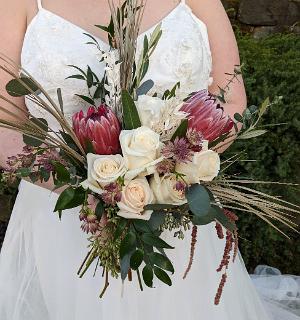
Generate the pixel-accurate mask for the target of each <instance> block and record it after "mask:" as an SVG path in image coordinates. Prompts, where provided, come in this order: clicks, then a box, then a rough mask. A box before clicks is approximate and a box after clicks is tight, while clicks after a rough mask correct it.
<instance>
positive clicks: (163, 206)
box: [144, 203, 178, 211]
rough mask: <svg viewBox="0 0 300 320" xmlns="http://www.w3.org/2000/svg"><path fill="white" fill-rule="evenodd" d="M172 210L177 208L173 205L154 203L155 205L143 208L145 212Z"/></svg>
mask: <svg viewBox="0 0 300 320" xmlns="http://www.w3.org/2000/svg"><path fill="white" fill-rule="evenodd" d="M173 208H178V206H176V205H173V204H163V203H161V204H160V203H156V204H148V205H146V206H145V207H144V209H145V210H153V211H158V210H166V209H173Z"/></svg>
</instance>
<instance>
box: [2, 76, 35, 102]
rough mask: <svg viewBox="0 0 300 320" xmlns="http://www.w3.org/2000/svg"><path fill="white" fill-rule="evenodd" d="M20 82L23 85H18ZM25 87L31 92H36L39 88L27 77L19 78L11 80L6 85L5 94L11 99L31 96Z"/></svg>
mask: <svg viewBox="0 0 300 320" xmlns="http://www.w3.org/2000/svg"><path fill="white" fill-rule="evenodd" d="M20 81H22V82H23V83H20ZM25 86H28V87H29V88H30V89H31V90H32V91H33V92H37V91H38V90H39V87H38V86H37V85H36V84H35V83H34V81H33V80H32V79H30V78H28V77H20V78H19V79H13V80H11V81H9V82H8V83H7V85H6V91H7V93H8V94H9V95H10V96H12V97H23V96H26V95H28V94H31V92H30V90H29V89H27V88H26V87H25Z"/></svg>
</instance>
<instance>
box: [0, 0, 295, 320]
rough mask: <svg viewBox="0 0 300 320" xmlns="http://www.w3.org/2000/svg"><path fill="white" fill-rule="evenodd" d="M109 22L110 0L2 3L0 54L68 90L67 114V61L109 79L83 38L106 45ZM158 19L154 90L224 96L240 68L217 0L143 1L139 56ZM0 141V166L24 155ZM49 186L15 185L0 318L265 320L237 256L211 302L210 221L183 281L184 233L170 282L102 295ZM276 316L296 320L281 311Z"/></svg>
mask: <svg viewBox="0 0 300 320" xmlns="http://www.w3.org/2000/svg"><path fill="white" fill-rule="evenodd" d="M109 18H110V11H109V6H108V3H107V0H88V1H82V0H72V1H71V0H52V1H50V0H43V1H41V0H23V1H18V0H9V1H7V0H0V30H1V33H0V52H3V53H5V54H6V55H8V56H9V57H10V58H12V59H13V60H15V61H17V62H19V63H20V64H22V66H23V67H24V68H25V69H26V70H27V71H28V72H29V73H31V74H32V75H33V76H34V77H35V78H36V79H37V80H38V81H39V82H40V83H41V84H42V86H43V87H44V88H45V89H46V90H47V91H48V92H49V94H50V95H51V96H52V97H53V99H55V93H56V89H57V88H62V91H63V96H64V102H65V113H66V117H70V116H71V115H72V114H73V113H75V112H76V111H78V110H80V109H82V108H85V107H87V106H85V105H83V104H82V102H81V101H79V100H78V99H76V97H75V96H74V94H75V93H81V92H82V94H85V87H84V86H82V87H81V83H80V82H76V81H74V80H65V79H66V78H67V77H68V76H69V75H71V74H72V69H70V68H69V67H68V65H77V66H79V67H82V68H85V67H86V65H87V64H88V65H90V66H91V68H92V69H93V70H94V71H96V72H98V73H99V74H100V75H101V74H103V72H104V70H103V65H102V64H99V62H98V61H97V56H96V53H97V52H96V51H94V49H93V48H91V46H87V45H85V42H86V36H84V35H83V33H84V32H88V33H90V34H93V35H94V36H95V37H96V38H97V39H98V41H99V43H100V44H101V46H102V48H103V49H104V50H105V49H108V44H107V42H106V39H105V34H104V33H101V31H100V29H97V28H95V27H94V25H95V24H106V23H107V22H108V21H109ZM159 22H161V23H162V30H163V36H162V39H161V41H160V43H159V46H158V48H157V50H156V51H155V53H154V55H153V56H152V59H151V63H150V68H149V77H150V78H151V79H152V80H154V82H155V83H156V84H157V85H158V86H157V88H156V89H157V91H158V92H164V91H165V90H166V89H168V88H170V87H172V86H173V85H174V84H175V83H177V82H178V81H180V82H181V90H182V91H183V92H186V93H190V92H193V91H197V90H201V89H207V88H208V89H209V90H210V92H212V93H217V92H218V86H221V87H222V86H223V85H224V84H225V83H226V76H225V73H226V72H231V71H232V70H233V68H234V66H235V65H238V64H239V63H240V61H239V54H238V49H237V45H236V41H235V38H234V34H233V31H232V29H231V26H230V23H229V21H228V19H227V16H226V13H225V11H224V9H223V7H222V5H221V2H220V0H190V1H176V0H164V1H161V0H148V2H147V5H146V10H145V17H144V20H143V23H142V30H141V32H142V34H141V36H140V37H139V38H138V50H140V49H141V39H142V38H143V37H142V35H145V34H150V33H151V31H153V28H154V27H155V26H156V25H157V24H158V23H159ZM9 80H10V79H9V78H7V77H6V76H5V75H4V74H2V73H0V92H1V93H3V94H5V93H4V87H5V84H6V83H7V82H8V81H9ZM239 80H240V81H236V82H235V83H233V85H232V86H231V90H230V95H229V96H228V99H227V100H228V102H227V104H226V105H225V106H224V107H225V110H226V111H227V112H228V114H230V115H231V116H232V115H234V113H236V112H242V111H243V109H244V107H245V105H246V96H245V90H244V86H243V81H242V79H239ZM16 100H17V101H16V102H17V103H19V104H23V106H24V109H25V110H26V109H27V110H29V111H30V113H32V114H34V115H36V116H38V115H40V116H44V115H43V114H42V113H41V111H40V110H38V109H37V108H36V107H35V106H34V105H33V104H32V103H31V102H30V101H27V100H26V101H23V100H21V99H19V100H18V99H16ZM20 115H23V113H20ZM0 117H4V114H0ZM49 121H50V119H49ZM52 127H53V126H52ZM0 141H1V142H0V148H1V154H0V165H2V166H5V163H6V159H7V157H8V156H10V155H14V154H17V153H18V152H20V150H21V149H22V138H21V136H20V135H18V134H16V133H14V132H9V131H5V130H1V131H0ZM52 188H53V186H52V185H51V183H48V184H43V185H33V184H31V183H29V182H27V181H24V180H23V181H22V182H21V184H20V188H19V194H18V198H17V200H16V204H15V207H14V210H13V214H12V217H11V221H10V223H9V227H8V230H7V234H6V238H5V241H4V244H3V248H2V252H1V258H0V319H1V320H83V319H107V320H108V319H111V320H126V319H128V320H140V319H142V320H150V319H158V320H160V319H167V318H170V319H175V320H179V319H188V320H196V319H210V320H216V319H218V320H220V319H221V320H268V319H270V318H269V315H268V314H267V311H265V308H264V306H263V305H262V302H261V300H260V299H259V297H258V294H257V292H256V291H255V289H254V287H253V284H252V282H251V280H250V278H249V276H248V274H247V271H246V269H245V267H244V264H243V262H242V259H241V258H239V259H237V261H236V262H235V263H234V264H233V265H231V268H230V271H229V274H228V283H227V285H226V287H225V290H224V295H223V297H222V300H221V303H220V305H219V306H215V305H214V295H215V291H216V289H217V287H218V283H219V280H220V279H219V275H218V273H217V272H216V268H217V266H218V264H219V261H220V259H221V257H222V253H223V249H224V242H222V240H219V239H218V237H217V236H216V234H215V231H214V226H213V225H208V226H204V227H201V228H200V230H199V238H198V242H199V245H198V247H197V252H196V255H195V264H194V265H193V269H192V271H191V273H190V274H189V277H188V278H187V279H186V280H185V281H183V280H182V274H183V271H184V268H185V266H186V262H187V259H188V256H187V255H186V254H183V252H185V250H183V249H184V248H185V247H186V246H188V244H189V241H190V236H189V234H187V235H186V237H185V240H183V241H178V242H177V243H176V251H175V252H173V256H171V258H172V260H173V261H175V269H176V270H177V273H176V275H175V279H174V280H175V281H174V285H173V287H171V288H169V287H166V286H164V285H163V284H161V283H157V284H155V286H156V289H154V290H151V289H148V290H146V291H145V292H143V293H140V292H138V291H137V290H136V285H135V284H134V283H125V287H124V288H123V290H124V293H123V296H122V297H121V289H122V288H121V281H119V280H112V281H111V283H110V290H108V292H107V294H106V296H105V297H104V298H103V299H102V300H99V299H98V291H99V288H100V287H101V286H102V278H101V275H98V274H97V275H96V276H95V277H93V274H88V275H86V277H85V278H83V279H78V277H77V275H76V271H77V268H78V266H79V265H80V262H81V259H82V257H83V255H84V252H85V251H86V246H87V240H86V237H85V235H84V234H83V233H82V232H81V231H80V222H79V221H78V215H76V210H74V209H73V210H69V211H68V212H66V213H65V214H64V216H63V218H62V221H59V219H58V218H57V216H56V215H55V214H54V213H53V208H54V205H55V202H56V200H57V197H58V194H57V193H58V191H57V193H54V192H51V191H50V190H51V189H52ZM168 241H173V242H174V241H175V239H169V240H168ZM174 259H175V260H174ZM278 319H296V318H293V317H292V316H291V317H290V318H288V317H287V316H286V317H285V316H284V315H282V316H280V317H278Z"/></svg>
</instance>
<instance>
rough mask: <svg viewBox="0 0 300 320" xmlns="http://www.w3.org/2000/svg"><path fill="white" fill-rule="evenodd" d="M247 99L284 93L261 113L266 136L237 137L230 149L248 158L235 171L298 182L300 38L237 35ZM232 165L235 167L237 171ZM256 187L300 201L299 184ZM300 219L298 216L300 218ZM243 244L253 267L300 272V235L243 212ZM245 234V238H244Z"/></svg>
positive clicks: (255, 102) (255, 100) (252, 100)
mask: <svg viewBox="0 0 300 320" xmlns="http://www.w3.org/2000/svg"><path fill="white" fill-rule="evenodd" d="M237 38H238V43H239V48H240V54H241V61H242V62H243V64H244V65H245V70H244V79H245V86H246V90H247V96H248V105H252V104H253V105H258V104H260V103H261V102H262V101H263V100H264V99H265V98H266V97H270V99H271V101H272V100H273V99H274V98H275V97H278V96H282V97H283V98H282V99H281V100H279V101H278V103H277V104H276V105H273V106H272V107H271V108H270V110H269V111H268V112H267V114H265V115H264V116H263V124H264V125H269V124H274V123H275V124H276V123H277V124H280V123H286V124H283V125H280V126H275V127H266V129H268V130H269V132H268V133H267V134H265V135H264V136H263V137H258V138H255V139H253V140H251V142H247V141H245V142H244V141H237V142H236V144H235V145H234V146H233V147H232V148H230V149H229V150H228V152H227V155H228V156H229V155H231V153H233V152H236V151H239V150H245V151H246V153H247V154H248V159H251V160H253V159H254V160H256V161H255V162H240V163H239V164H238V165H235V166H234V167H232V170H233V171H235V172H239V173H241V174H242V175H243V176H248V177H252V178H255V179H256V180H266V181H281V182H293V183H300V171H299V167H300V141H299V136H300V118H299V114H300V91H299V87H300V38H299V37H298V36H296V35H292V34H278V35H275V36H271V37H268V38H266V39H262V40H255V39H253V38H251V37H250V36H240V35H238V37H237ZM233 171H232V172H233ZM255 187H256V188H257V189H260V190H262V191H265V192H267V193H270V194H273V195H277V196H281V197H283V198H284V199H286V200H288V201H291V202H294V203H297V204H300V202H299V196H300V192H299V187H287V186H279V185H263V186H262V185H259V186H255ZM298 222H299V223H300V219H298ZM239 229H240V235H241V237H242V238H243V239H242V240H241V241H240V249H241V251H242V254H243V258H244V260H245V263H246V265H247V267H248V269H249V270H250V271H253V268H254V267H255V266H256V265H258V264H262V263H263V264H268V265H271V266H275V267H277V268H279V269H281V270H282V271H283V272H285V273H297V274H298V273H299V272H300V270H299V266H300V237H299V236H298V235H296V234H291V233H290V232H289V234H290V236H291V238H292V240H287V239H285V238H283V237H282V236H281V235H279V234H278V233H277V232H276V231H274V230H272V229H271V228H269V227H267V226H266V224H265V223H264V222H261V221H260V220H259V219H258V218H256V217H254V216H252V215H251V216H250V215H247V214H246V213H245V214H242V215H241V214H240V221H239ZM245 239H246V240H245Z"/></svg>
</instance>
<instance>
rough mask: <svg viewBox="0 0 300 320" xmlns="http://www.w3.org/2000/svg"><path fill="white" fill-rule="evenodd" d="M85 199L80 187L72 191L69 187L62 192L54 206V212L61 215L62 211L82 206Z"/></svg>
mask: <svg viewBox="0 0 300 320" xmlns="http://www.w3.org/2000/svg"><path fill="white" fill-rule="evenodd" d="M84 199H85V190H84V189H83V188H82V187H79V188H77V189H74V188H73V187H69V188H67V189H66V190H64V191H63V192H62V193H61V194H60V196H59V198H58V200H57V202H56V205H55V209H54V212H56V211H59V213H60V214H61V211H62V210H66V209H72V208H76V207H78V206H79V205H81V204H83V202H84Z"/></svg>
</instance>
